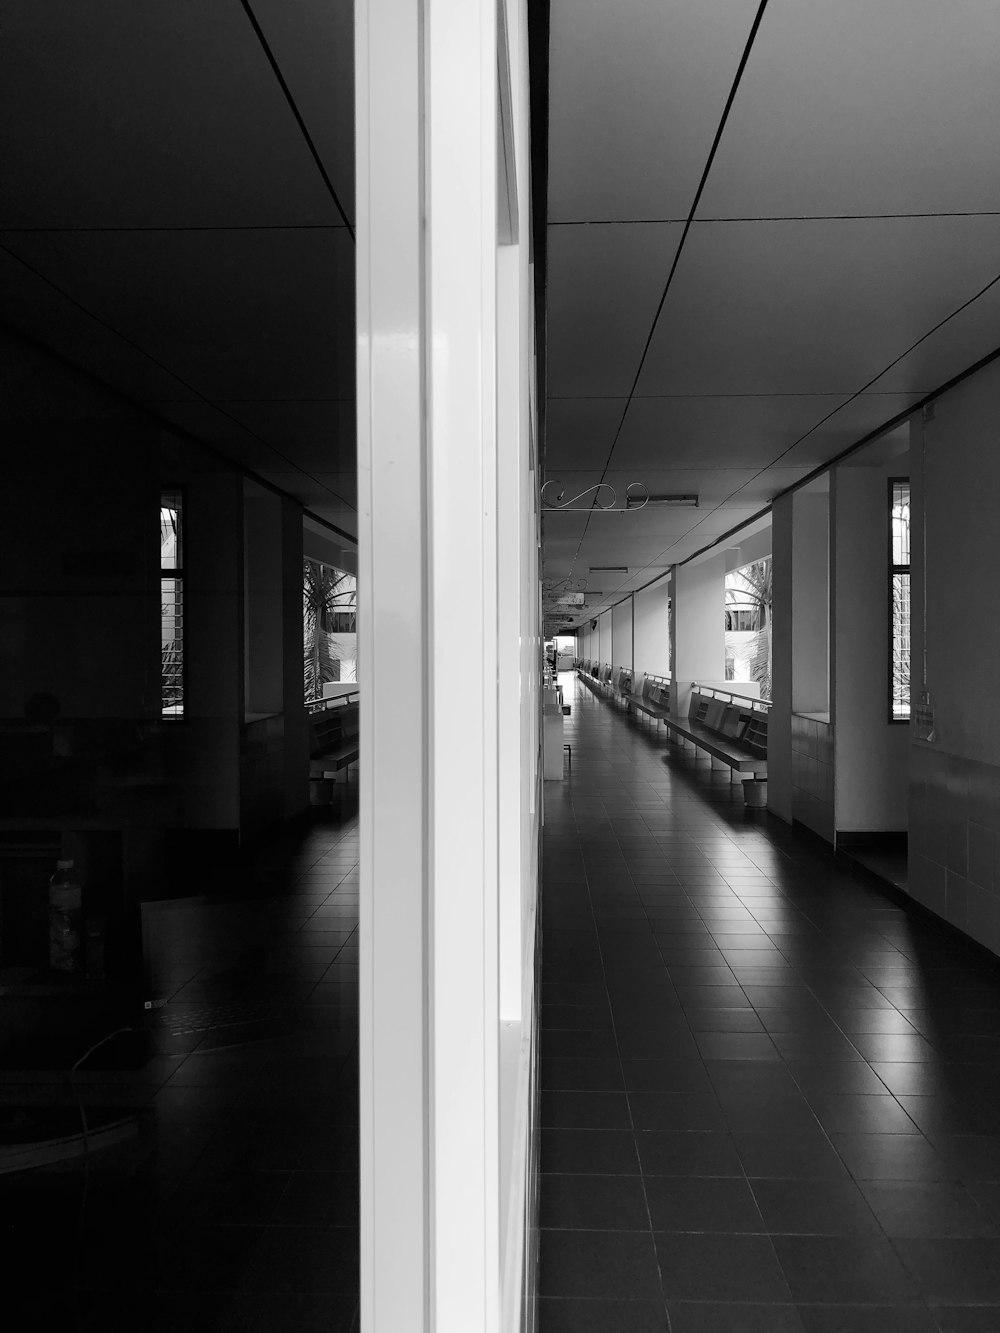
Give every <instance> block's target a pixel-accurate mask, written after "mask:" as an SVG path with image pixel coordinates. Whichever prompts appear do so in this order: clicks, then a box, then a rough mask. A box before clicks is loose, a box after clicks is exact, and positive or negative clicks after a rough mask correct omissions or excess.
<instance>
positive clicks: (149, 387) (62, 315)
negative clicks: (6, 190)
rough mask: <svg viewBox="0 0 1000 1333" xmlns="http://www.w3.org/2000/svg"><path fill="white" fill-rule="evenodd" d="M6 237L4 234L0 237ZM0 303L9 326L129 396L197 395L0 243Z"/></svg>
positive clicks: (177, 396) (140, 397) (168, 396)
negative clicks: (103, 325)
mask: <svg viewBox="0 0 1000 1333" xmlns="http://www.w3.org/2000/svg"><path fill="white" fill-rule="evenodd" d="M0 240H2V238H0ZM0 308H2V310H3V318H4V320H5V321H6V322H7V323H8V324H9V325H10V327H11V328H14V329H16V330H17V331H18V332H20V333H22V334H25V335H27V337H29V338H33V339H35V340H36V341H37V342H39V343H41V344H42V345H43V346H44V347H47V348H49V349H50V350H51V351H53V352H55V353H56V355H57V356H62V357H65V358H66V360H67V361H69V362H71V363H72V364H73V365H75V366H78V367H80V368H81V369H82V370H84V371H86V372H87V373H88V374H91V375H94V376H96V378H97V379H99V380H102V381H103V382H104V383H106V384H109V385H111V386H113V387H114V388H116V389H118V390H119V392H121V393H123V394H125V395H126V396H127V397H130V398H137V399H139V400H146V399H149V398H180V397H182V396H183V395H184V394H187V395H188V396H189V397H192V398H193V397H194V394H193V393H192V391H191V390H190V389H187V388H186V387H185V386H184V385H183V384H182V383H180V382H179V381H178V380H177V378H176V377H175V376H174V375H172V374H171V373H170V372H169V371H168V370H167V369H166V368H165V367H163V366H159V365H157V364H156V363H155V362H154V361H152V360H151V359H150V358H149V357H148V356H145V355H143V353H142V352H141V351H139V350H138V349H136V348H134V347H130V346H129V345H128V343H127V342H125V341H124V340H123V339H122V338H121V337H119V336H118V335H117V334H115V333H114V332H113V331H111V330H109V329H106V328H103V327H102V326H101V325H99V324H96V323H95V322H94V320H93V319H92V318H91V317H90V316H89V315H88V314H87V313H86V311H85V310H81V309H80V308H79V306H77V305H75V304H74V303H73V301H71V300H70V299H69V298H68V297H67V296H66V295H64V294H63V293H62V292H60V291H58V290H57V289H56V288H54V287H53V286H52V284H51V283H49V282H47V281H45V280H44V279H43V278H41V277H40V276H38V275H37V274H35V273H33V272H31V271H30V270H29V269H28V268H26V267H25V266H24V264H22V263H20V262H19V261H18V259H17V258H16V257H15V256H14V255H12V254H10V253H9V251H7V250H5V249H3V248H2V246H0Z"/></svg>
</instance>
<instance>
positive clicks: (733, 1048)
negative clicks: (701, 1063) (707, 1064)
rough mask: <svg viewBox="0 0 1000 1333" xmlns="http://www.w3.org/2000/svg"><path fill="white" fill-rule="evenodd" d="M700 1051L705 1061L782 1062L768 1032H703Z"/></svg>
mask: <svg viewBox="0 0 1000 1333" xmlns="http://www.w3.org/2000/svg"><path fill="white" fill-rule="evenodd" d="M697 1042H698V1049H699V1051H700V1052H701V1055H702V1058H703V1059H705V1060H780V1058H781V1057H780V1055H779V1054H778V1051H777V1048H776V1047H775V1045H774V1042H773V1041H772V1040H771V1038H770V1037H769V1036H768V1035H767V1033H766V1032H701V1033H699V1034H698V1037H697Z"/></svg>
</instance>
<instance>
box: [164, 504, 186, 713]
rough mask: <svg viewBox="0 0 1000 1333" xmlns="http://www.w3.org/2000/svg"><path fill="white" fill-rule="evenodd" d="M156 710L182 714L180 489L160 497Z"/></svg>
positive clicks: (182, 608) (182, 651)
mask: <svg viewBox="0 0 1000 1333" xmlns="http://www.w3.org/2000/svg"><path fill="white" fill-rule="evenodd" d="M160 680H161V692H160V712H161V715H162V716H163V717H164V718H171V719H179V718H183V717H184V527H183V503H182V497H181V492H180V491H177V490H172V491H164V492H163V493H162V494H161V496H160Z"/></svg>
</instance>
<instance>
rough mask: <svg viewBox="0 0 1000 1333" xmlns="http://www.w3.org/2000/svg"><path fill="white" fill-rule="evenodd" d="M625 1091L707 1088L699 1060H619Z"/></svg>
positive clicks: (703, 1089) (671, 1090)
mask: <svg viewBox="0 0 1000 1333" xmlns="http://www.w3.org/2000/svg"><path fill="white" fill-rule="evenodd" d="M621 1068H622V1072H623V1075H624V1079H625V1086H626V1088H627V1089H628V1090H629V1092H630V1093H631V1092H711V1090H712V1087H711V1084H710V1083H709V1080H708V1074H707V1073H706V1071H705V1066H704V1065H703V1064H702V1062H701V1061H700V1060H622V1062H621Z"/></svg>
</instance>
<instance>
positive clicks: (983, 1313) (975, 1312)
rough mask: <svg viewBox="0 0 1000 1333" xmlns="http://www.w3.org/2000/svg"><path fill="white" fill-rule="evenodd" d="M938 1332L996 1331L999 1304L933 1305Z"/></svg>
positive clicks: (999, 1311)
mask: <svg viewBox="0 0 1000 1333" xmlns="http://www.w3.org/2000/svg"><path fill="white" fill-rule="evenodd" d="M934 1318H935V1323H934V1324H933V1325H932V1327H933V1328H934V1329H935V1330H939V1333H996V1331H997V1329H998V1328H1000V1305H981V1306H978V1307H977V1306H966V1307H964V1308H963V1307H961V1306H957V1307H955V1306H952V1307H942V1306H940V1305H938V1306H935V1307H934Z"/></svg>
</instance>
